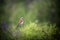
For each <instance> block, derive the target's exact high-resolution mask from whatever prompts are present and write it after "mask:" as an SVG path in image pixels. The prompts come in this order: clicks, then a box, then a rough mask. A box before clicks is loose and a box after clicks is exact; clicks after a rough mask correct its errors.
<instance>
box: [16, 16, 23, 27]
mask: <svg viewBox="0 0 60 40" xmlns="http://www.w3.org/2000/svg"><path fill="white" fill-rule="evenodd" d="M23 23H24V19H23V17H20V18H19V20H18V24H17V27H21V25H23Z"/></svg>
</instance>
